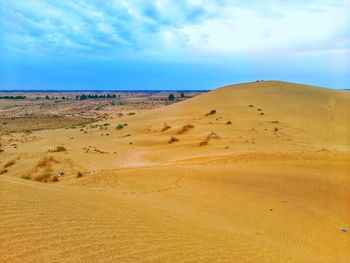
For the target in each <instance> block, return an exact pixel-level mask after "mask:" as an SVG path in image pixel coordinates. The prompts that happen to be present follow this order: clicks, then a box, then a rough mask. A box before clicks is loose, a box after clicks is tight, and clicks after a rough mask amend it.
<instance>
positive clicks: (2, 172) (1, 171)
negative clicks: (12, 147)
mask: <svg viewBox="0 0 350 263" xmlns="http://www.w3.org/2000/svg"><path fill="white" fill-rule="evenodd" d="M7 172H8V170H7V169H2V170H0V174H5V173H7Z"/></svg>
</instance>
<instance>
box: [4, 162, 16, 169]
mask: <svg viewBox="0 0 350 263" xmlns="http://www.w3.org/2000/svg"><path fill="white" fill-rule="evenodd" d="M15 163H16V160H11V161H8V162H7V163H6V164H5V165H4V168H7V167H10V166H12V165H14V164H15Z"/></svg>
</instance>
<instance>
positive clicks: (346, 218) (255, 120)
mask: <svg viewBox="0 0 350 263" xmlns="http://www.w3.org/2000/svg"><path fill="white" fill-rule="evenodd" d="M163 95H164V94H163ZM163 95H162V96H163ZM192 95H193V96H191V98H187V99H183V100H181V101H178V102H176V103H169V105H166V104H168V103H167V102H166V101H164V100H162V99H159V101H158V102H154V101H157V100H152V103H146V102H145V101H149V100H145V99H141V100H140V99H139V100H138V99H137V98H135V96H133V97H132V98H128V100H126V101H124V102H123V103H119V102H118V100H117V102H116V104H110V103H109V102H108V103H107V102H106V103H107V104H108V105H107V104H106V105H104V104H103V103H105V102H103V101H99V102H98V101H78V102H74V103H73V101H74V97H72V102H69V101H68V102H63V103H65V104H67V105H66V106H64V107H61V108H60V111H59V112H57V107H54V104H55V103H56V102H54V101H51V100H50V101H49V102H47V103H46V104H45V106H42V103H39V102H35V101H30V102H26V101H23V102H22V101H21V102H18V103H22V104H24V105H22V106H23V107H20V106H21V105H13V104H11V103H10V102H7V101H3V100H0V106H1V107H0V108H1V112H0V114H1V115H0V119H1V126H0V129H1V135H0V136H1V137H0V140H1V141H0V142H1V145H0V147H1V152H0V173H1V174H0V222H1V224H0V262H237V263H239V262H242V263H243V262H247V263H252V262H259V263H265V262H270V263H273V262H293V263H294V262H295V263H297V262H298V263H306V262H315V263H316V262H317V263H332V262H334V263H347V262H350V237H349V234H350V233H349V228H350V92H349V91H345V90H334V89H327V88H319V87H313V86H307V85H301V84H294V83H287V82H280V81H263V82H262V81H260V82H251V83H245V84H238V85H232V86H226V87H222V88H219V89H216V90H214V91H210V92H206V93H202V94H192ZM53 96H55V95H53ZM60 96H61V95H60ZM123 96H124V95H123V94H122V97H123ZM125 96H126V95H125ZM140 96H141V95H140ZM162 96H161V98H162ZM141 97H142V96H141ZM163 97H164V96H163ZM177 97H178V95H177ZM138 101H139V103H138ZM6 103H8V104H6ZM51 104H52V105H51ZM101 104H103V105H101ZM72 105H73V106H72ZM21 109H22V110H21ZM23 109H24V110H23ZM72 109H74V111H73V110H72ZM50 110H52V114H51V115H50V117H48V116H49V115H47V116H46V117H47V119H45V118H43V117H42V116H41V115H40V114H43V113H45V114H49V113H50ZM31 111H33V112H31ZM72 112H73V113H72ZM56 115H59V116H58V117H57V116H56ZM38 116H41V117H38ZM62 116H64V118H63V117H62ZM62 118H63V119H62ZM28 120H29V121H28ZM4 123H5V124H4Z"/></svg>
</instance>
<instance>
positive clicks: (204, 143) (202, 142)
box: [199, 140, 209, 146]
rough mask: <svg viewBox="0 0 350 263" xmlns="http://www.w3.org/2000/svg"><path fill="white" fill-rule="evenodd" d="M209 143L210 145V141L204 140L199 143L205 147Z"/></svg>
mask: <svg viewBox="0 0 350 263" xmlns="http://www.w3.org/2000/svg"><path fill="white" fill-rule="evenodd" d="M208 143H209V141H208V140H204V141H201V142H199V146H205V145H208Z"/></svg>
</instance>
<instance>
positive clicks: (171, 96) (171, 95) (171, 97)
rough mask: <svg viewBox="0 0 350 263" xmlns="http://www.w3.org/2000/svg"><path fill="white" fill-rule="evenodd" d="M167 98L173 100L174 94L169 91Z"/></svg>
mask: <svg viewBox="0 0 350 263" xmlns="http://www.w3.org/2000/svg"><path fill="white" fill-rule="evenodd" d="M168 100H172V101H173V100H175V96H174V94H172V93H170V94H169V96H168Z"/></svg>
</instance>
